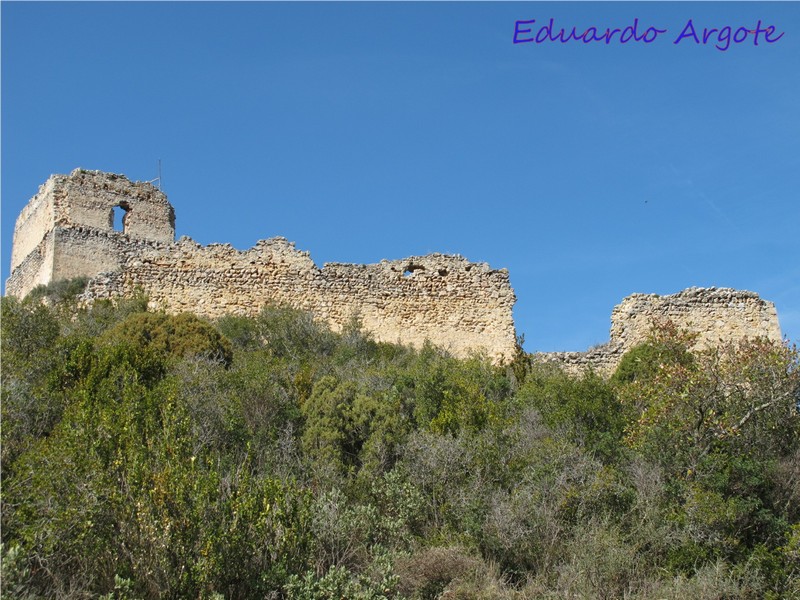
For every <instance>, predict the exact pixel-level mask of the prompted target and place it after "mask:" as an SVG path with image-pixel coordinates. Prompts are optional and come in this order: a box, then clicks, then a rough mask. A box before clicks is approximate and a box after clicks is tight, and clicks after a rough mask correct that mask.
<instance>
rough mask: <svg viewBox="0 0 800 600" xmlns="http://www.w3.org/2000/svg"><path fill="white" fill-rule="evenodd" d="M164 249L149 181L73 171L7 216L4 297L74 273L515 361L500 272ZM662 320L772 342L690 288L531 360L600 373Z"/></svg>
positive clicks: (219, 247) (728, 298)
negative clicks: (9, 239) (600, 339)
mask: <svg viewBox="0 0 800 600" xmlns="http://www.w3.org/2000/svg"><path fill="white" fill-rule="evenodd" d="M115 209H120V210H122V211H124V212H125V215H124V218H123V220H122V230H121V231H118V230H116V229H115V228H114V211H115ZM174 238H175V212H174V210H173V208H172V206H171V205H170V203H169V202H168V201H167V198H166V196H165V195H164V194H163V193H162V192H161V191H160V190H158V189H156V188H155V187H153V186H152V185H150V184H149V183H141V182H131V181H129V180H128V179H127V178H125V177H124V176H122V175H114V174H110V173H102V172H99V171H83V170H78V169H76V170H75V171H73V172H72V173H70V174H69V175H53V176H52V177H50V178H49V179H48V180H47V182H46V183H45V184H44V185H42V186H41V187H40V189H39V192H38V194H36V196H34V197H33V198H32V199H31V201H30V202H29V203H28V205H27V206H26V207H25V208H24V209H23V211H22V213H21V214H20V216H19V218H18V219H17V223H16V227H15V230H14V244H13V250H12V255H11V270H12V272H11V276H10V277H9V279H8V281H7V283H6V293H7V294H9V295H13V296H18V297H24V296H25V295H27V294H28V293H29V292H30V291H31V290H32V289H33V288H35V287H36V286H37V285H40V284H47V283H49V282H51V281H55V280H58V279H68V278H73V277H79V276H85V277H89V278H90V281H89V284H88V286H87V288H86V291H85V292H84V294H83V296H82V300H83V301H84V302H86V303H91V302H93V301H94V300H95V299H100V298H111V299H114V298H121V297H128V296H131V295H133V294H134V293H136V292H137V291H138V290H142V291H143V292H144V293H145V294H146V295H147V296H148V298H149V301H150V305H151V307H152V308H156V309H163V310H166V311H167V312H171V313H178V312H183V311H191V312H194V313H196V314H199V315H202V316H206V317H210V318H215V317H219V316H222V315H224V314H238V315H255V314H257V313H258V312H259V311H260V310H261V309H262V308H263V307H264V305H265V304H268V303H272V304H284V305H288V306H292V307H294V308H298V309H303V310H307V311H309V312H311V313H312V314H313V315H314V316H315V318H317V319H320V320H321V321H324V322H326V323H327V324H329V325H330V326H331V327H332V328H333V329H334V330H341V329H342V328H343V327H344V326H345V325H347V324H348V323H349V322H350V321H351V319H353V318H357V319H359V321H360V322H361V324H362V326H363V327H364V328H365V329H366V330H368V331H370V332H371V333H372V334H373V335H374V336H375V338H376V339H378V340H380V341H387V342H400V343H403V344H410V345H413V346H416V347H419V346H420V345H422V344H423V343H424V342H425V341H426V340H429V341H431V342H432V343H433V344H435V345H437V346H440V347H443V348H445V349H447V350H449V351H450V352H452V353H453V354H455V355H456V356H466V355H468V354H469V353H470V352H472V351H479V350H483V351H485V352H486V353H487V354H488V355H489V356H490V357H491V358H492V359H493V360H495V361H496V362H504V361H507V360H509V359H511V358H512V357H513V356H514V355H515V353H516V332H515V329H514V321H513V318H512V308H513V306H514V302H515V301H516V297H515V295H514V291H513V290H512V288H511V284H510V282H509V276H508V271H507V270H506V269H500V270H495V269H492V268H490V267H489V265H487V264H486V263H473V262H469V261H468V260H466V259H465V258H463V257H461V256H450V255H443V254H429V255H426V256H412V257H409V258H405V259H402V260H392V261H389V260H383V261H381V262H380V263H377V264H371V265H356V264H344V263H329V264H325V265H324V266H323V267H322V268H319V267H317V266H316V264H315V263H314V261H313V260H312V259H311V257H310V256H309V254H308V252H302V251H300V250H297V249H296V248H295V246H294V244H293V243H291V242H289V241H287V240H286V239H284V238H273V239H269V240H262V241H259V242H258V243H256V245H255V246H254V247H252V248H250V249H248V250H244V251H239V250H236V249H235V248H233V247H232V246H231V245H230V244H210V245H208V246H202V245H200V244H197V243H196V242H194V241H193V240H191V239H190V238H188V237H183V238H181V239H180V240H178V241H177V242H175V241H174ZM665 320H671V321H672V322H674V323H675V324H676V325H677V326H678V327H680V328H682V329H686V330H689V331H692V332H695V333H697V334H698V338H697V345H698V347H706V346H711V345H714V344H719V343H721V342H725V341H735V340H739V339H743V338H747V337H767V338H769V339H772V340H778V341H779V340H780V339H781V331H780V327H779V325H778V317H777V313H776V311H775V307H774V305H773V304H772V303H770V302H767V301H765V300H762V299H761V298H759V297H758V295H757V294H754V293H753V292H746V291H737V290H732V289H727V288H719V289H717V288H690V289H688V290H684V291H683V292H680V293H677V294H673V295H671V296H657V295H655V294H633V295H632V296H628V297H627V298H625V299H624V300H623V301H622V303H621V304H619V305H618V306H617V307H616V308H614V311H613V313H612V317H611V322H612V323H611V334H610V340H609V342H608V343H607V344H605V345H603V346H600V347H596V348H593V349H591V350H589V351H587V352H553V353H544V354H538V355H535V356H534V360H542V361H554V362H557V363H558V364H559V365H561V366H562V367H563V368H565V369H566V370H567V371H570V372H573V373H577V372H580V371H582V370H584V369H586V368H593V369H595V370H596V371H598V372H599V373H601V374H604V375H607V374H610V373H611V372H612V371H613V369H614V368H615V367H616V365H617V364H618V362H619V360H620V358H621V357H622V355H623V354H624V353H625V352H626V351H627V350H629V349H630V348H632V347H633V346H635V345H636V344H638V343H640V342H642V341H644V340H645V339H646V337H647V335H648V332H649V331H650V329H651V327H652V325H653V323H655V322H659V321H665Z"/></svg>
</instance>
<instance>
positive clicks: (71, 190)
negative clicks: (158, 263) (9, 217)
mask: <svg viewBox="0 0 800 600" xmlns="http://www.w3.org/2000/svg"><path fill="white" fill-rule="evenodd" d="M115 209H119V210H121V211H123V212H124V217H123V219H122V229H121V230H119V231H117V230H115V229H114V211H115ZM174 239H175V211H174V210H173V208H172V206H171V205H170V203H169V202H168V201H167V197H166V196H165V195H164V194H163V193H161V192H160V191H159V190H158V189H156V188H155V187H153V186H152V185H150V184H149V183H139V182H136V183H133V182H131V181H128V179H126V178H125V177H124V176H122V175H115V174H112V173H102V172H100V171H83V170H80V169H76V170H74V171H73V172H72V173H70V174H69V175H53V176H52V177H50V178H49V179H48V180H47V181H46V182H45V183H44V184H43V185H42V186H41V187H40V188H39V193H38V194H36V196H34V197H33V198H32V199H31V200H30V202H28V205H27V206H26V207H25V208H24V209H22V212H21V213H20V215H19V218H17V223H16V226H15V227H14V243H13V247H12V251H11V276H10V277H9V279H8V281H7V282H6V293H7V294H9V295H12V296H19V297H24V296H25V295H27V294H28V292H30V291H31V290H32V289H33V288H34V287H36V286H37V285H39V284H47V283H49V282H51V281H55V280H58V279H69V278H73V277H81V276H85V277H94V276H95V275H98V274H99V273H103V272H109V271H116V270H118V269H120V268H121V267H122V265H123V263H124V260H125V257H126V255H127V254H129V253H130V250H129V249H130V246H131V242H134V245H135V241H136V240H141V241H146V242H155V243H165V244H169V243H172V242H173V241H174Z"/></svg>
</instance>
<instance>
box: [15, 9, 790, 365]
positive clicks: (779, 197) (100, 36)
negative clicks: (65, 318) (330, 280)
mask: <svg viewBox="0 0 800 600" xmlns="http://www.w3.org/2000/svg"><path fill="white" fill-rule="evenodd" d="M0 10H2V253H3V256H2V277H3V280H4V281H5V279H6V277H8V271H9V259H10V248H11V241H12V232H13V226H14V221H15V219H16V217H17V214H18V213H19V210H20V209H21V208H22V207H23V206H24V205H25V203H26V202H27V201H28V199H29V198H30V197H31V196H32V195H33V194H34V193H35V192H36V190H37V189H38V186H39V185H40V184H41V183H43V182H44V181H45V179H46V178H47V177H48V176H49V175H50V174H51V173H67V172H69V171H71V170H72V169H74V168H76V167H82V168H86V169H102V170H106V171H113V172H118V173H124V174H126V175H127V176H129V177H130V178H132V179H139V180H147V179H152V178H154V177H155V176H156V164H157V160H158V159H159V158H160V159H161V160H162V161H163V175H164V189H165V191H166V192H167V194H168V196H169V199H170V201H171V202H172V203H173V205H174V206H175V209H176V212H177V233H178V235H189V236H191V237H193V238H194V239H195V240H197V241H199V242H201V243H210V242H230V243H232V244H233V245H234V246H235V247H237V248H240V249H244V248H247V247H250V246H251V245H253V244H254V243H255V242H256V240H258V239H261V238H268V237H273V236H278V235H280V236H285V237H287V238H289V239H290V240H293V241H295V242H296V243H297V247H298V248H300V249H303V250H309V251H310V252H311V255H312V257H313V258H314V260H315V261H316V262H317V264H318V265H320V266H321V265H322V263H324V262H330V261H344V262H377V261H379V260H381V259H382V258H392V259H393V258H403V257H406V256H410V255H414V254H424V253H428V252H446V253H459V254H462V255H464V256H466V257H467V258H469V259H470V260H474V261H486V262H488V263H490V264H491V265H492V266H493V267H496V268H500V267H506V268H508V269H509V271H510V273H511V282H512V284H513V286H514V289H515V290H516V293H517V297H518V301H517V305H516V308H515V318H516V323H517V329H518V332H519V333H524V334H525V338H526V349H528V350H530V351H534V350H582V349H585V348H587V347H588V346H591V345H593V344H596V343H600V342H604V341H606V340H607V338H608V329H609V324H610V321H609V319H610V314H611V310H612V308H613V306H614V305H615V304H617V303H618V302H619V301H620V300H621V299H622V298H623V297H624V296H626V295H628V294H631V293H634V292H654V293H661V294H667V293H674V292H677V291H679V290H681V289H683V288H686V287H690V286H730V287H735V288H741V289H748V290H753V291H756V292H758V293H759V294H761V296H762V297H763V298H766V299H768V300H771V301H773V302H775V304H776V305H777V308H778V313H779V317H780V320H781V325H782V327H783V331H784V334H785V335H786V336H788V337H789V338H790V339H792V340H795V341H798V340H800V262H799V261H798V254H800V253H798V238H799V236H798V225H800V208H799V206H800V198H799V197H798V190H800V4H798V3H716V2H715V3H689V2H684V3H648V4H642V3H634V2H625V3H557V2H551V3H451V2H446V3H417V2H415V3H360V2H359V3H291V4H290V3H250V2H248V3H237V4H231V3H183V2H180V3H177V2H176V3H155V2H147V3H94V2H92V3H16V2H3V3H2V5H1V8H0ZM550 18H553V19H554V22H555V25H556V28H557V29H558V28H560V27H565V28H566V29H567V30H568V31H569V30H571V28H572V27H573V26H574V27H576V29H577V31H578V34H580V33H582V32H584V31H585V30H586V29H587V28H589V27H592V26H594V27H597V28H598V29H600V30H601V32H602V31H605V30H606V29H608V28H611V29H614V28H620V29H622V28H624V27H626V26H629V25H632V24H633V21H634V19H637V18H638V21H639V26H638V30H637V31H638V33H639V34H640V35H641V33H642V32H643V31H644V30H645V29H646V28H647V27H650V26H653V27H658V28H659V29H666V30H667V32H666V33H664V34H661V35H659V36H658V38H657V39H656V40H655V41H653V42H651V43H645V42H635V41H630V42H628V43H626V44H620V43H619V42H618V38H617V39H613V38H612V43H610V44H608V45H606V44H605V43H603V42H602V41H601V42H597V41H595V42H591V43H588V44H586V43H583V42H582V41H578V42H576V41H574V40H573V41H570V42H568V43H563V44H562V43H560V42H543V43H541V44H537V43H535V42H534V43H522V44H516V45H515V44H514V43H513V37H514V29H515V22H516V21H517V20H522V19H524V20H531V19H535V20H536V24H535V25H534V26H533V27H534V30H533V32H534V33H536V31H537V28H538V26H540V25H542V24H545V23H547V22H548V21H549V19H550ZM689 19H691V20H692V23H693V25H694V26H695V28H696V29H697V30H698V33H699V35H701V36H702V29H703V28H704V27H714V28H722V27H725V26H731V27H733V28H734V30H736V29H737V28H739V27H746V28H748V29H751V30H754V29H755V28H756V25H757V22H758V21H759V20H761V21H762V25H763V26H767V25H774V26H775V27H776V31H775V34H774V35H775V36H777V35H778V34H779V33H781V32H783V33H784V36H783V37H782V38H781V39H780V40H778V41H777V42H775V43H772V44H770V43H766V42H765V41H764V39H763V38H762V39H761V41H760V43H759V45H758V46H755V45H753V42H752V40H753V36H752V34H747V39H746V41H745V42H742V43H740V44H736V45H731V47H730V48H729V49H728V50H726V51H724V52H723V51H720V50H718V49H716V48H715V47H714V43H715V42H716V43H720V42H719V40H717V39H716V37H714V38H712V39H711V40H710V41H709V43H708V44H706V45H702V44H697V43H695V42H694V41H693V40H692V39H689V38H685V39H683V40H682V41H681V42H680V43H679V44H674V43H673V41H674V40H675V38H677V37H678V34H679V33H680V32H681V30H682V29H683V28H684V27H685V25H686V24H687V22H688V20H689ZM715 36H716V34H715Z"/></svg>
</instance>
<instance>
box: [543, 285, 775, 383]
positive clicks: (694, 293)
mask: <svg viewBox="0 0 800 600" xmlns="http://www.w3.org/2000/svg"><path fill="white" fill-rule="evenodd" d="M666 321H671V322H672V323H674V324H675V325H676V326H677V327H678V328H679V329H682V330H684V331H689V332H692V333H695V334H697V340H696V342H695V346H694V348H695V349H696V350H702V349H705V348H709V347H713V346H716V345H719V344H722V343H726V342H736V341H739V340H743V339H746V338H761V337H764V338H767V339H769V340H772V341H777V342H780V341H781V339H782V337H781V329H780V325H779V323H778V313H777V312H776V310H775V305H774V304H773V303H772V302H767V301H766V300H762V299H761V298H760V297H759V296H758V294H756V293H754V292H748V291H743V290H734V289H731V288H713V287H712V288H689V289H686V290H683V291H682V292H678V293H677V294H672V295H669V296H659V295H657V294H632V295H631V296H628V297H627V298H625V299H624V300H623V301H622V302H621V303H620V304H618V305H617V306H616V307H615V308H614V310H613V312H612V314H611V334H610V340H609V342H608V343H607V344H605V345H603V346H598V347H597V348H593V349H590V350H589V351H587V352H549V353H542V354H540V355H538V356H536V357H535V358H534V360H538V361H545V362H548V361H549V362H556V363H558V364H560V365H561V366H562V367H563V368H564V369H565V370H566V371H568V372H571V373H573V374H578V373H580V372H582V371H584V370H586V369H587V368H592V369H594V370H595V371H596V372H598V373H600V374H602V375H610V374H611V373H613V372H614V369H616V367H617V365H618V364H619V361H620V359H621V358H622V355H623V354H625V352H627V351H628V350H630V349H631V348H633V347H634V346H636V345H638V344H640V343H642V342H644V341H646V340H647V337H648V335H649V333H650V332H651V330H652V328H653V325H654V324H657V323H664V322H666Z"/></svg>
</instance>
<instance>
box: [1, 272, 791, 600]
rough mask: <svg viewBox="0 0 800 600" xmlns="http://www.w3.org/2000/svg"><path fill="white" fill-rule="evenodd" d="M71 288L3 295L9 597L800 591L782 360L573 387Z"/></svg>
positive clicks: (771, 350) (668, 332)
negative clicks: (88, 297)
mask: <svg viewBox="0 0 800 600" xmlns="http://www.w3.org/2000/svg"><path fill="white" fill-rule="evenodd" d="M73 287H74V288H76V289H77V287H78V286H69V285H64V286H62V287H61V288H59V289H58V290H51V292H52V293H51V292H48V291H47V290H43V291H42V293H40V294H38V295H37V296H38V297H37V298H31V299H27V300H26V301H24V302H19V301H16V300H14V299H11V298H3V300H2V350H3V356H2V358H3V368H2V461H3V463H2V467H3V469H2V491H3V493H2V592H3V597H8V598H109V599H122V598H126V599H134V598H142V599H144V598H233V599H236V598H276V599H277V598H299V599H309V600H310V599H334V598H335V599H339V598H352V599H381V598H387V599H388V598H393V599H400V598H408V599H428V598H464V599H466V598H486V599H490V598H498V599H501V598H502V599H505V598H508V599H512V598H513V599H517V598H520V599H522V598H631V599H633V598H640V599H645V598H675V599H678V598H687V597H691V598H696V599H715V598H719V599H721V598H730V599H733V598H754V599H755V598H772V599H778V598H800V585H798V581H799V580H800V440H799V439H798V438H799V437H800V436H798V433H799V432H800V419H799V417H798V410H797V409H798V402H800V361H799V360H798V353H797V351H796V350H795V349H793V348H789V347H788V346H786V345H781V344H770V343H768V342H766V341H763V340H755V341H752V342H747V343H743V344H740V345H738V346H730V347H724V348H718V349H715V350H713V351H707V352H691V351H690V350H689V348H690V344H691V339H690V338H688V337H687V336H685V335H683V334H682V333H681V332H678V331H675V330H674V329H671V328H669V327H665V328H661V329H657V330H655V331H654V334H653V337H652V338H651V339H650V340H649V341H648V342H647V343H645V344H644V345H642V346H640V347H638V348H635V349H634V350H632V351H631V352H630V353H629V354H628V355H627V356H626V357H625V358H624V360H623V361H622V364H621V365H620V367H619V370H618V371H617V373H616V374H615V375H614V377H612V378H611V379H610V380H604V379H602V378H600V377H598V376H596V375H594V374H587V375H585V376H583V377H580V378H575V377H571V376H568V375H566V374H564V373H562V372H561V371H559V370H558V369H554V368H552V367H547V366H530V365H529V364H528V363H527V362H526V361H525V360H523V359H520V360H518V361H517V362H516V363H515V364H514V365H513V366H512V367H509V368H501V367H495V366H492V365H491V364H490V363H489V362H488V361H487V360H486V359H485V358H483V357H481V356H475V357H473V358H471V359H468V360H457V359H454V358H451V357H449V356H447V355H445V354H443V353H442V352H440V351H439V350H437V349H434V348H432V347H425V348H422V349H420V350H418V351H415V350H411V349H408V348H403V347H399V346H395V345H391V344H382V343H377V342H375V341H373V340H372V339H370V337H369V336H368V335H365V334H364V333H362V332H361V331H360V330H359V327H358V323H357V322H354V323H353V324H352V325H351V326H350V327H348V328H346V330H345V331H343V332H342V333H340V334H335V333H332V332H331V331H329V330H328V329H327V328H325V327H323V326H321V325H320V324H318V323H316V322H315V321H314V320H313V319H311V318H310V316H308V315H307V314H304V313H301V312H297V311H293V310H289V309H286V308H281V307H267V308H265V309H264V311H263V313H262V314H261V315H260V316H259V317H257V318H252V319H249V318H242V317H233V316H230V317H225V318H223V319H221V320H219V321H218V322H216V323H209V322H206V321H203V320H201V319H198V318H196V317H194V316H192V315H178V316H169V315H166V314H160V313H151V312H147V311H146V305H147V303H146V301H144V299H142V298H138V299H134V300H132V301H129V302H126V303H124V304H122V305H117V306H112V305H110V304H107V303H97V304H95V305H94V306H93V307H92V308H91V309H78V308H77V307H76V306H75V304H74V296H75V294H74V290H73ZM62 288H63V289H62ZM42 298H48V299H49V300H48V301H46V302H42Z"/></svg>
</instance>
